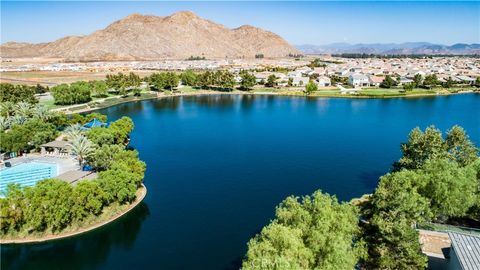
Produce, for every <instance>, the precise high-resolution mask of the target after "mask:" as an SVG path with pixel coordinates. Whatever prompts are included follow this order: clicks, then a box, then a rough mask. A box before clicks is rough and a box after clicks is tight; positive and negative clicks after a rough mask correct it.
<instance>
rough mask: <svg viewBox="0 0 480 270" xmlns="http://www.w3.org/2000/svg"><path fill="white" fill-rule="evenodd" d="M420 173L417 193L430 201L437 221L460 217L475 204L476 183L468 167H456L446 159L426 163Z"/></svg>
mask: <svg viewBox="0 0 480 270" xmlns="http://www.w3.org/2000/svg"><path fill="white" fill-rule="evenodd" d="M420 173H421V175H422V178H423V180H421V181H420V185H421V187H420V188H419V190H420V193H421V194H422V195H423V196H424V197H426V198H428V199H429V200H430V209H431V211H432V212H433V214H434V216H435V217H437V218H438V219H441V220H442V219H446V218H449V217H462V216H464V215H465V214H466V213H467V211H468V210H469V209H470V207H472V206H473V205H474V204H475V202H476V192H477V189H478V183H477V178H476V172H475V170H474V169H473V168H472V167H471V166H467V167H459V166H458V165H457V163H456V162H454V161H450V160H447V159H443V160H429V161H427V162H426V164H425V165H424V167H423V169H422V170H421V172H420Z"/></svg>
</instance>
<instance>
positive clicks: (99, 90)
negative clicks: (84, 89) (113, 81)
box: [90, 81, 108, 97]
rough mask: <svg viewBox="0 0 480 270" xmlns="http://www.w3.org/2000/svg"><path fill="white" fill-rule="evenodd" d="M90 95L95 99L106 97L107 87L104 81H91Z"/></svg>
mask: <svg viewBox="0 0 480 270" xmlns="http://www.w3.org/2000/svg"><path fill="white" fill-rule="evenodd" d="M90 84H91V88H92V95H93V96H95V97H106V96H107V95H108V91H107V90H108V86H107V83H106V82H105V81H93V82H91V83H90Z"/></svg>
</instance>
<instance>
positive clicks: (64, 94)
mask: <svg viewBox="0 0 480 270" xmlns="http://www.w3.org/2000/svg"><path fill="white" fill-rule="evenodd" d="M90 88H91V86H90V84H89V83H87V82H74V83H72V84H70V85H67V84H60V85H57V86H54V87H52V95H53V98H54V99H55V104H59V105H71V104H80V103H86V102H89V101H91V100H92V97H91V91H90V90H91V89H90Z"/></svg>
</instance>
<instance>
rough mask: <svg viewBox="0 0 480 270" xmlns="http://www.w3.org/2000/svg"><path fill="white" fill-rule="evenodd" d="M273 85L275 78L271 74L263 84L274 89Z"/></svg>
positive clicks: (275, 83)
mask: <svg viewBox="0 0 480 270" xmlns="http://www.w3.org/2000/svg"><path fill="white" fill-rule="evenodd" d="M275 85H277V77H276V76H275V75H274V74H272V75H270V76H268V78H267V82H266V83H265V86H267V87H274V86H275Z"/></svg>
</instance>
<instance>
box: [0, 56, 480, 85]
mask: <svg viewBox="0 0 480 270" xmlns="http://www.w3.org/2000/svg"><path fill="white" fill-rule="evenodd" d="M313 60H315V62H316V63H321V64H320V66H312V61H313ZM219 69H223V70H228V71H230V72H232V73H233V74H234V75H235V76H236V80H237V81H238V80H240V77H239V73H240V71H242V70H249V71H252V72H253V73H254V75H255V78H256V81H257V83H261V82H265V81H267V79H268V77H269V76H271V75H274V76H275V77H276V85H277V86H279V87H283V86H291V87H302V86H304V85H306V84H307V83H308V82H309V81H310V80H313V81H314V82H315V83H317V85H318V87H319V88H320V89H321V88H328V87H332V86H333V87H337V86H338V83H339V82H338V80H337V81H336V82H334V83H332V78H333V77H335V78H337V79H340V80H341V81H342V82H344V84H348V85H349V87H354V88H362V87H379V86H380V84H381V83H382V81H383V80H384V79H385V77H386V76H390V77H391V78H392V79H393V80H395V83H396V85H398V86H401V85H404V84H409V83H412V82H413V78H414V77H415V75H421V76H422V77H425V76H426V75H430V74H435V75H436V76H437V79H438V82H439V83H445V82H446V81H447V80H452V81H453V82H455V83H456V84H473V83H474V82H475V80H476V78H477V77H479V76H480V59H478V58H475V57H433V58H388V59H381V58H361V59H352V58H340V57H332V56H328V55H325V56H318V57H317V56H307V57H303V58H297V59H293V58H285V59H221V60H218V59H217V60H163V61H126V62H79V63H57V62H54V63H29V64H23V63H17V62H15V61H11V60H6V59H3V61H2V66H1V67H0V72H9V73H15V72H35V71H55V72H91V73H97V72H107V73H109V72H130V71H152V72H153V71H159V70H160V71H161V70H170V71H185V70H196V71H204V70H219Z"/></svg>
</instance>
